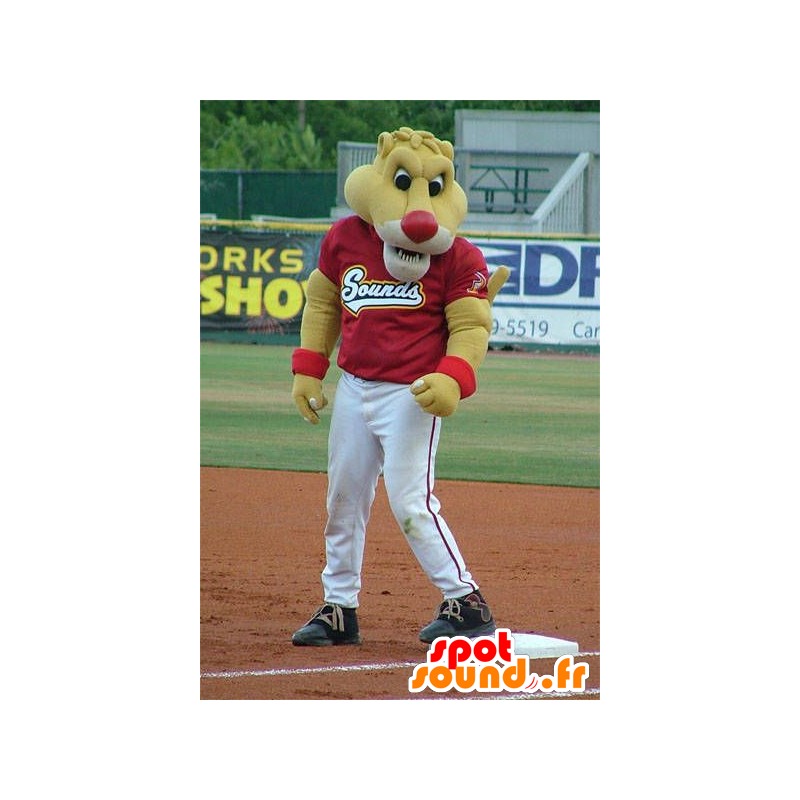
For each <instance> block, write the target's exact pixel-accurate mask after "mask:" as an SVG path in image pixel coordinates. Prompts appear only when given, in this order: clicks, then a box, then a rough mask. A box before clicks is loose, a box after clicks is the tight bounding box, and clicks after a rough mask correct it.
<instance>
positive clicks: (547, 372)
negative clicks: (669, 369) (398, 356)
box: [200, 342, 600, 487]
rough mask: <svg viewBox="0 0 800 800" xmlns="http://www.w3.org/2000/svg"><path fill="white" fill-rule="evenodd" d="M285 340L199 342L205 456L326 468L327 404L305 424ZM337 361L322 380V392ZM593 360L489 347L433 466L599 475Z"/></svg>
mask: <svg viewBox="0 0 800 800" xmlns="http://www.w3.org/2000/svg"><path fill="white" fill-rule="evenodd" d="M291 353H292V347H288V346H272V345H247V344H227V343H217V342H202V343H201V345H200V380H201V391H200V462H201V464H202V465H203V466H219V467H256V468H261V469H288V470H300V471H311V472H325V471H326V469H327V444H328V428H329V425H330V411H331V407H330V406H328V407H327V408H326V409H325V410H324V411H323V412H322V415H321V417H322V421H321V423H320V424H319V425H315V426H312V425H309V424H308V423H307V422H305V421H304V420H303V419H302V418H301V417H300V415H299V414H298V413H297V411H296V409H295V406H294V403H293V402H292V399H291V386H292V376H291V368H290V361H291ZM338 377H339V370H338V368H337V367H336V366H335V365H334V366H333V367H332V368H331V370H330V371H329V373H328V377H327V378H326V380H325V383H324V386H325V393H326V395H327V397H328V399H329V400H331V401H332V400H333V399H334V397H335V394H336V391H335V390H336V381H337V380H338ZM599 449H600V360H599V358H595V357H569V356H568V357H565V356H553V357H548V356H536V357H531V356H528V355H524V354H519V353H505V352H490V353H489V354H488V355H487V357H486V361H485V362H484V364H483V366H482V367H481V369H480V371H479V374H478V391H477V393H476V394H475V395H473V396H472V397H470V398H469V399H467V400H465V401H464V402H463V403H462V404H461V406H460V407H459V409H458V411H457V412H456V413H455V414H454V415H453V416H452V417H449V418H448V419H446V420H445V421H444V426H443V430H442V435H441V440H440V443H439V452H438V455H437V459H436V476H437V478H444V479H459V480H474V481H505V482H510V483H536V484H549V485H556V486H588V487H598V486H599V485H600V454H599Z"/></svg>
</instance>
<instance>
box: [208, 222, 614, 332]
mask: <svg viewBox="0 0 800 800" xmlns="http://www.w3.org/2000/svg"><path fill="white" fill-rule="evenodd" d="M296 227H300V226H296ZM323 236H324V230H313V231H312V230H308V231H301V230H293V231H287V232H281V231H274V230H268V231H264V232H260V231H239V230H235V229H234V230H220V229H218V228H212V229H203V228H202V227H201V236H200V330H201V334H204V333H205V334H209V333H212V332H218V331H226V332H231V331H236V332H241V333H245V334H248V335H252V336H259V335H264V334H271V335H274V334H279V335H294V336H297V335H298V334H299V332H300V321H301V318H302V314H303V306H304V304H305V285H306V282H307V281H308V276H309V275H310V273H311V272H312V270H314V268H315V267H316V265H317V259H318V256H319V248H320V243H321V242H322V238H323ZM466 238H467V239H469V241H471V242H472V243H473V244H475V245H476V246H477V247H479V248H480V249H481V251H482V252H483V255H484V257H485V258H486V262H487V264H488V266H489V271H490V272H492V271H493V270H494V269H496V268H497V267H498V266H500V265H501V264H502V265H504V266H506V267H508V268H509V269H510V270H511V274H510V276H509V279H508V281H507V283H506V284H505V286H504V287H503V288H502V290H501V291H500V293H499V294H498V296H497V299H496V300H495V303H494V306H493V308H492V333H491V337H490V343H491V344H493V345H497V346H503V345H512V346H513V345H523V346H525V345H545V346H546V345H558V346H564V345H568V346H573V347H574V346H582V347H586V346H599V344H600V242H599V241H598V240H596V239H591V240H584V239H549V238H548V239H535V238H526V239H522V238H505V239H504V238H494V237H491V238H489V237H487V238H478V237H472V236H469V235H468V236H466Z"/></svg>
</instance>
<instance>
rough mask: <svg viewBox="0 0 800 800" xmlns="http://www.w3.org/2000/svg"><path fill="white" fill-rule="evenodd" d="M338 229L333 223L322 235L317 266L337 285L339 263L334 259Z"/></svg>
mask: <svg viewBox="0 0 800 800" xmlns="http://www.w3.org/2000/svg"><path fill="white" fill-rule="evenodd" d="M337 235H338V229H337V227H336V226H335V225H334V227H332V228H331V229H330V230H329V231H328V232H327V233H326V234H325V236H324V237H323V239H322V243H321V244H320V247H319V260H318V261H317V268H318V269H319V271H320V272H321V273H322V274H323V275H324V276H325V277H326V278H327V279H328V280H329V281H330V282H331V283H333V284H334V285H335V286H338V285H339V265H338V262H337V259H336V255H335V254H336V238H337Z"/></svg>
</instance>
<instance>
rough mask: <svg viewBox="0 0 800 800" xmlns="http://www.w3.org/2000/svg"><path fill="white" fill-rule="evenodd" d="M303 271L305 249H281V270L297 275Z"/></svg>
mask: <svg viewBox="0 0 800 800" xmlns="http://www.w3.org/2000/svg"><path fill="white" fill-rule="evenodd" d="M302 271H303V251H302V250H300V249H299V248H296V247H295V248H288V249H286V250H281V272H283V273H285V274H287V275H296V274H297V273H298V272H302Z"/></svg>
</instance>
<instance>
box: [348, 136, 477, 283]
mask: <svg viewBox="0 0 800 800" xmlns="http://www.w3.org/2000/svg"><path fill="white" fill-rule="evenodd" d="M344 196H345V200H346V201H347V204H348V205H349V206H350V208H352V209H353V211H355V213H356V214H358V216H359V217H361V219H363V220H364V221H365V222H368V223H369V224H370V225H373V226H374V227H375V230H376V231H377V233H378V236H380V238H381V239H382V240H383V260H384V263H385V264H386V269H387V270H388V271H389V274H390V275H391V276H392V277H393V278H396V279H397V280H400V281H413V280H418V279H419V278H421V277H422V276H423V275H424V274H425V273H426V272H427V271H428V268H429V267H430V264H431V256H432V255H439V254H440V253H444V252H446V251H447V250H449V249H450V247H451V245H452V244H453V240H454V239H455V235H456V231H457V230H458V226H459V225H460V224H461V223H462V221H463V220H464V217H465V216H466V214H467V198H466V195H465V194H464V192H463V190H462V189H461V187H460V186H459V185H458V184H457V183H456V181H455V168H454V166H453V145H452V144H450V142H443V141H441V140H439V139H437V138H436V137H435V136H434V135H433V134H432V133H429V132H428V131H415V130H412V129H411V128H400V130H398V131H394V132H392V133H382V134H381V135H380V136H379V137H378V155H377V157H376V158H375V161H374V162H373V163H372V164H365V165H364V166H362V167H357V168H356V169H354V170H353V171H352V172H351V173H350V175H349V176H348V177H347V180H346V181H345V184H344Z"/></svg>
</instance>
